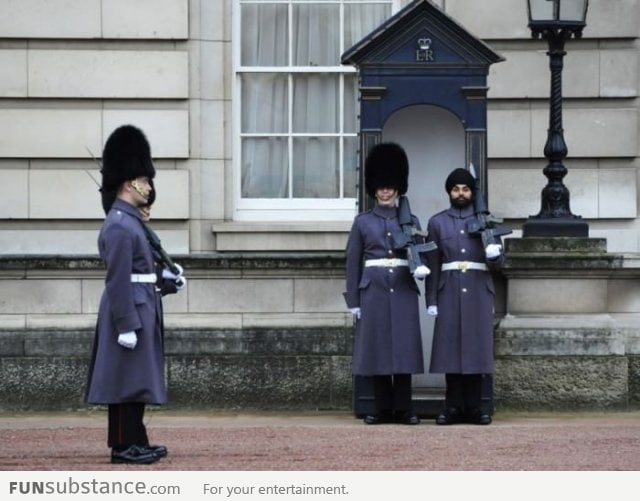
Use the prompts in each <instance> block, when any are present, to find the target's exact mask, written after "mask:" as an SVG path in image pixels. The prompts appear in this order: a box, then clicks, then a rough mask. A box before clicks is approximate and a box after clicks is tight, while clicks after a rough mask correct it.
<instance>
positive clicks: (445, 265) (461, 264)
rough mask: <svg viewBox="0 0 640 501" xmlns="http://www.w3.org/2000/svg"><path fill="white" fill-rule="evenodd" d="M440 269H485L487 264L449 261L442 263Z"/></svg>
mask: <svg viewBox="0 0 640 501" xmlns="http://www.w3.org/2000/svg"><path fill="white" fill-rule="evenodd" d="M440 269H441V270H442V271H451V270H458V271H461V272H462V273H464V272H465V271H467V270H482V271H487V270H488V269H489V268H487V265H486V264H484V263H474V262H473V261H451V262H450V263H442V268H440Z"/></svg>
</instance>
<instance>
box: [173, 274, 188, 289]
mask: <svg viewBox="0 0 640 501" xmlns="http://www.w3.org/2000/svg"><path fill="white" fill-rule="evenodd" d="M174 283H175V284H176V289H178V290H179V291H181V290H182V289H184V288H185V287H186V286H187V279H186V278H184V277H183V276H182V275H180V276H179V277H178V278H176V279H175V280H174Z"/></svg>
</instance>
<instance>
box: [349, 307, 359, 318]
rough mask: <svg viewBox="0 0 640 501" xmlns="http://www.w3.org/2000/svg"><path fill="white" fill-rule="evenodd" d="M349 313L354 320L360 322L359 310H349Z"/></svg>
mask: <svg viewBox="0 0 640 501" xmlns="http://www.w3.org/2000/svg"><path fill="white" fill-rule="evenodd" d="M349 311H350V312H351V314H352V315H353V316H354V317H355V318H357V319H358V320H360V308H349Z"/></svg>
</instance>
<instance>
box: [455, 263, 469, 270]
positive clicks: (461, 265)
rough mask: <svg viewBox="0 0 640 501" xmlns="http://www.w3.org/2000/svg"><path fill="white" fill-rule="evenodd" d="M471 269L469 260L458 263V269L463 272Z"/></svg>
mask: <svg viewBox="0 0 640 501" xmlns="http://www.w3.org/2000/svg"><path fill="white" fill-rule="evenodd" d="M468 269H469V261H460V262H459V263H458V270H460V272H461V273H464V272H466V271H467V270H468Z"/></svg>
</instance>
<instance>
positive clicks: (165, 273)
mask: <svg viewBox="0 0 640 501" xmlns="http://www.w3.org/2000/svg"><path fill="white" fill-rule="evenodd" d="M176 268H178V270H180V273H178V274H176V273H174V272H172V271H171V270H170V269H169V268H162V278H167V279H169V280H177V279H178V278H179V277H181V276H182V274H183V273H184V270H183V269H182V266H180V265H179V264H176Z"/></svg>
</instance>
